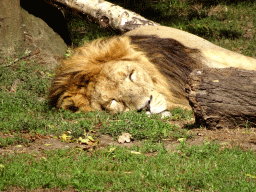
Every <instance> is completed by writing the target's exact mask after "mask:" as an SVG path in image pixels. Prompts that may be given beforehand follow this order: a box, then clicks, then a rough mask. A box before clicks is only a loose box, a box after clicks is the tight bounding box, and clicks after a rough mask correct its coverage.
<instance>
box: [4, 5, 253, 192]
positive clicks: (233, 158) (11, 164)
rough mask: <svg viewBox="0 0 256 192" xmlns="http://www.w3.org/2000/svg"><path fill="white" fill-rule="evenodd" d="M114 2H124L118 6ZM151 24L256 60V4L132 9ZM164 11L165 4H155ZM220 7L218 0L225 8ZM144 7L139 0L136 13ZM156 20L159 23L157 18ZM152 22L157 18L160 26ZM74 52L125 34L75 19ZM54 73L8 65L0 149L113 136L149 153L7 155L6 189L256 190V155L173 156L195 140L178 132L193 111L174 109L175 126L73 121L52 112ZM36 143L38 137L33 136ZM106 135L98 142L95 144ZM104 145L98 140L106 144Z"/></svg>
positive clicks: (157, 121) (131, 118)
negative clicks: (169, 144)
mask: <svg viewBox="0 0 256 192" xmlns="http://www.w3.org/2000/svg"><path fill="white" fill-rule="evenodd" d="M113 2H117V1H114V0H113ZM127 2H130V1H128V0H126V1H118V3H120V4H121V3H123V4H122V6H124V7H126V6H127V8H130V9H132V8H135V9H136V11H137V12H138V13H141V14H145V15H144V16H148V18H150V19H152V20H154V21H156V22H159V23H161V24H163V25H168V26H172V27H176V28H179V29H183V30H186V31H189V32H191V33H194V34H196V35H199V36H201V37H203V38H205V39H208V40H210V41H212V42H214V43H215V44H218V45H221V46H223V47H226V48H228V49H230V50H234V51H237V52H240V53H243V54H245V55H248V56H252V57H255V56H256V55H255V54H256V53H255V48H256V47H255V45H256V42H255V27H254V26H255V19H256V3H254V2H252V1H235V2H234V1H229V0H226V1H221V4H219V3H214V4H209V3H208V2H209V1H203V0H197V1H190V0H171V1H160V0H159V1H152V2H153V4H151V3H149V2H150V1H146V0H143V1H141V2H140V3H139V4H136V6H131V5H132V4H131V3H128V4H127ZM154 2H155V3H154ZM216 2H217V1H216ZM134 3H137V1H133V4H134ZM152 13H154V14H152ZM152 15H154V16H155V17H154V18H153V17H152ZM66 18H68V20H69V23H68V26H69V29H70V32H71V38H72V40H73V43H74V46H79V45H81V44H82V42H83V41H88V40H92V39H95V38H99V37H105V36H111V35H114V34H116V32H113V31H112V30H106V29H101V28H99V27H98V26H97V25H96V24H91V23H90V22H87V21H85V20H82V19H81V18H80V17H78V16H74V15H72V14H68V15H66ZM53 76H54V74H53V72H52V71H50V70H49V69H47V68H46V67H45V66H44V65H41V64H39V63H38V61H37V60H32V59H29V60H21V61H19V60H18V61H16V62H14V59H12V58H5V60H4V61H3V62H2V63H1V64H0V150H1V149H9V148H15V147H14V146H17V145H23V146H29V145H30V143H31V142H33V137H34V136H37V135H41V136H48V135H51V136H55V137H58V136H61V135H62V134H63V133H66V132H71V136H72V138H74V139H78V138H79V137H83V135H84V133H94V132H97V133H99V134H109V135H111V136H113V137H114V138H115V139H117V137H118V136H119V135H120V134H121V133H123V132H129V133H131V134H132V136H133V138H134V139H135V141H141V144H140V145H135V146H133V147H131V148H124V147H117V146H109V147H107V148H104V149H97V148H96V149H95V150H92V151H81V149H80V148H77V149H68V150H67V149H62V150H52V151H41V152H40V153H38V154H37V153H24V154H20V153H18V151H15V150H14V152H15V153H14V154H12V153H8V152H6V153H5V154H3V155H2V156H0V190H8V189H10V188H9V187H14V188H17V189H27V190H31V189H36V188H54V187H57V188H60V189H65V188H69V187H71V188H74V189H77V190H80V191H89V190H90V191H196V190H197V191H253V190H254V189H255V187H256V186H255V185H256V180H255V179H256V168H255V164H256V160H255V159H256V158H255V153H253V152H252V151H244V150H241V149H239V148H232V149H228V148H225V147H223V146H220V145H219V144H218V143H211V142H206V143H204V144H203V145H202V146H197V145H195V146H188V145H187V144H185V142H183V141H182V140H180V144H178V147H173V149H167V148H166V145H165V141H166V140H168V141H176V140H177V139H179V138H185V139H188V138H192V137H193V135H192V134H191V133H190V131H189V130H187V129H181V128H179V127H178V126H175V125H174V124H172V122H175V121H182V120H189V119H191V118H193V115H192V112H191V111H185V110H182V109H179V108H177V109H173V110H172V111H171V112H172V115H173V116H172V117H169V118H165V119H161V118H160V117H159V116H158V115H152V116H150V117H148V116H147V115H146V114H145V113H144V112H142V113H139V114H138V113H135V112H129V113H120V114H116V115H112V114H108V113H105V112H90V113H82V112H80V113H71V112H69V111H62V110H60V111H56V110H55V109H51V108H49V106H48V103H47V94H48V88H49V86H50V83H51V79H52V77H53ZM28 135H29V136H28ZM97 136H98V135H97V134H95V135H94V137H97ZM96 139H97V138H96Z"/></svg>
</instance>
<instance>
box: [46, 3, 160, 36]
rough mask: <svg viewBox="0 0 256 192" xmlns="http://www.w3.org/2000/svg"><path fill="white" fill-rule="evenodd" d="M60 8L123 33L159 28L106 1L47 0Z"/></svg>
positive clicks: (137, 15) (155, 24)
mask: <svg viewBox="0 0 256 192" xmlns="http://www.w3.org/2000/svg"><path fill="white" fill-rule="evenodd" d="M45 1H46V2H48V3H50V4H51V5H54V6H56V7H58V8H61V7H67V8H68V9H72V10H74V11H76V12H80V13H82V14H83V15H87V16H88V17H89V18H90V20H93V21H95V22H97V23H98V24H99V25H100V26H101V27H104V28H107V27H110V28H112V29H115V30H119V31H121V32H126V31H130V30H132V29H136V28H137V27H140V26H148V25H153V26H158V25H160V24H158V23H155V22H153V21H150V20H148V19H146V18H144V17H142V16H141V15H139V14H137V13H134V12H132V11H129V10H127V9H124V8H122V7H120V6H117V5H115V4H112V3H110V2H107V1H104V0H45Z"/></svg>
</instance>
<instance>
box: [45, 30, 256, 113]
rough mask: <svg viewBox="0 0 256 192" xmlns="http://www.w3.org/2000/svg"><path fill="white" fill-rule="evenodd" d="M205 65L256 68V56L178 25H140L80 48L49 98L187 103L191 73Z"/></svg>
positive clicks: (152, 106)
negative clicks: (186, 91) (123, 33)
mask: <svg viewBox="0 0 256 192" xmlns="http://www.w3.org/2000/svg"><path fill="white" fill-rule="evenodd" d="M170 38H172V39H170ZM176 40H177V41H176ZM180 42H181V43H180ZM203 67H215V68H221V67H239V68H243V69H250V70H256V60H255V59H253V58H250V57H246V56H243V55H240V54H238V53H234V52H231V51H228V50H226V49H223V48H221V47H218V46H216V45H214V44H212V43H210V42H208V41H206V40H204V39H202V38H200V37H197V36H195V35H192V34H189V33H186V32H183V31H180V30H177V29H173V28H168V27H141V28H138V29H136V30H133V31H131V32H128V33H126V35H124V36H121V37H114V38H111V39H110V40H107V41H103V40H96V41H94V42H93V43H90V44H86V45H84V46H82V47H80V48H78V49H77V50H76V51H75V53H74V55H73V56H71V58H69V59H67V60H65V61H64V62H63V64H61V65H60V67H59V70H58V72H57V75H56V77H55V79H54V80H53V83H52V87H51V90H50V95H49V98H50V101H51V103H52V104H53V105H54V106H56V107H57V108H63V109H70V110H73V111H76V110H78V109H80V110H84V111H92V110H107V111H110V112H121V111H127V110H138V111H140V110H142V109H146V110H148V111H150V112H151V113H160V112H163V111H165V110H169V109H170V108H171V107H173V106H182V107H188V102H187V100H186V98H185V92H184V85H185V81H186V78H187V76H188V75H189V73H190V72H191V71H192V70H193V69H196V68H203Z"/></svg>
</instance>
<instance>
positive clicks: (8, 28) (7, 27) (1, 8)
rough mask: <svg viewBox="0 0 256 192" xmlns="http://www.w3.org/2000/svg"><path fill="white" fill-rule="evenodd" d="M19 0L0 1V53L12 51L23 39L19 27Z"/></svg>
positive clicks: (4, 53)
mask: <svg viewBox="0 0 256 192" xmlns="http://www.w3.org/2000/svg"><path fill="white" fill-rule="evenodd" d="M21 22H22V19H21V8H20V0H1V1H0V37H1V38H0V52H1V55H10V54H13V53H14V50H15V48H16V46H17V45H18V44H19V42H20V41H22V40H23V38H24V36H23V35H22V29H21Z"/></svg>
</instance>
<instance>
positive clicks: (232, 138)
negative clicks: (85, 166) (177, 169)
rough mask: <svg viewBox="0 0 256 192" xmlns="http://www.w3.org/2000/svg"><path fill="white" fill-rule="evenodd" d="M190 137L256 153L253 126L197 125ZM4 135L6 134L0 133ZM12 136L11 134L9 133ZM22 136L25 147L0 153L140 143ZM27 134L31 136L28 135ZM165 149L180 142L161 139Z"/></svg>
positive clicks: (190, 142)
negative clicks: (220, 126)
mask: <svg viewBox="0 0 256 192" xmlns="http://www.w3.org/2000/svg"><path fill="white" fill-rule="evenodd" d="M187 123H188V121H176V122H175V124H176V125H179V126H180V127H181V129H183V128H184V127H185V126H186V125H187ZM190 131H191V133H192V135H194V136H193V138H192V139H189V140H187V141H186V143H187V144H188V145H189V146H191V145H201V144H202V143H203V142H208V141H217V142H219V143H220V144H221V145H222V148H232V147H240V148H241V149H244V150H252V151H254V152H256V128H250V129H241V128H237V129H221V130H207V129H200V128H197V127H196V128H192V129H190ZM0 137H7V136H0ZM8 137H12V136H8ZM23 137H25V138H27V139H29V140H30V141H31V142H30V143H28V144H27V145H26V146H24V145H15V146H8V147H4V148H0V154H1V155H4V154H6V152H8V154H13V153H41V152H42V151H45V150H54V149H68V148H79V149H82V150H84V151H88V150H94V149H101V148H105V147H107V146H111V145H115V146H123V147H131V146H134V145H142V142H141V141H132V142H130V143H123V144H120V143H118V142H117V141H116V140H114V138H113V137H111V136H109V135H103V134H99V135H98V136H97V138H95V139H96V140H98V143H97V144H91V145H86V144H79V143H70V142H63V141H61V140H60V139H59V138H54V137H52V136H40V135H33V136H30V135H29V134H25V135H23ZM29 137H30V138H29ZM163 142H164V143H165V146H166V149H167V150H169V151H173V150H175V149H176V147H177V146H178V145H179V144H180V142H179V141H176V140H175V141H173V140H169V141H168V140H164V141H163Z"/></svg>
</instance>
